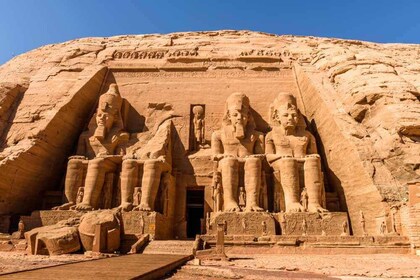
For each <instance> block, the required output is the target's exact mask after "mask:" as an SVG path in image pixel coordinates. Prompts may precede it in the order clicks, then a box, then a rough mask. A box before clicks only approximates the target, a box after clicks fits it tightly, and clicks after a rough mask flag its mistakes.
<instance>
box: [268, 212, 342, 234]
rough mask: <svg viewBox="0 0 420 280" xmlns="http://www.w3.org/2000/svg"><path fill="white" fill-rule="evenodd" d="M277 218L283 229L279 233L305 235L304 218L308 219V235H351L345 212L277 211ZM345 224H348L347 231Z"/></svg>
mask: <svg viewBox="0 0 420 280" xmlns="http://www.w3.org/2000/svg"><path fill="white" fill-rule="evenodd" d="M276 220H277V222H278V223H279V224H280V230H281V232H280V233H277V234H281V235H303V234H304V230H303V226H302V224H303V220H305V221H306V228H307V229H306V234H307V235H322V234H325V235H327V236H328V235H334V236H341V235H342V236H344V235H349V222H348V217H347V213H345V212H327V213H324V214H318V213H306V212H304V213H277V214H276ZM343 224H346V231H345V232H344V230H343ZM323 231H324V233H323ZM343 233H344V234H343Z"/></svg>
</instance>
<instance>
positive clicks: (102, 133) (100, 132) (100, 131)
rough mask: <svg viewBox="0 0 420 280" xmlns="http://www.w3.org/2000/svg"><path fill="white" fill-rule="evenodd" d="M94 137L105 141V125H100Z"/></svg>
mask: <svg viewBox="0 0 420 280" xmlns="http://www.w3.org/2000/svg"><path fill="white" fill-rule="evenodd" d="M94 136H95V137H96V138H98V139H104V138H105V136H106V127H105V126H104V125H103V124H98V127H97V128H96V129H95V133H94Z"/></svg>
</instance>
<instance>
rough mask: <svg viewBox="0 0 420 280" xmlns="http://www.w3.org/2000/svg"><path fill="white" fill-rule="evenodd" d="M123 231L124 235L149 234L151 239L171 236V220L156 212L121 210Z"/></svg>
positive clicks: (169, 237)
mask: <svg viewBox="0 0 420 280" xmlns="http://www.w3.org/2000/svg"><path fill="white" fill-rule="evenodd" d="M122 217H123V232H124V234H125V235H139V234H150V236H151V238H152V239H160V240H163V239H171V238H173V225H172V222H171V220H170V219H169V218H168V217H166V216H164V215H162V214H160V213H158V212H145V211H131V212H123V215H122Z"/></svg>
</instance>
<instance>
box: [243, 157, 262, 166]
mask: <svg viewBox="0 0 420 280" xmlns="http://www.w3.org/2000/svg"><path fill="white" fill-rule="evenodd" d="M255 167H258V168H261V159H259V158H248V159H247V160H246V161H245V168H255Z"/></svg>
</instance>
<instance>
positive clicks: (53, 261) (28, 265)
mask: <svg viewBox="0 0 420 280" xmlns="http://www.w3.org/2000/svg"><path fill="white" fill-rule="evenodd" d="M97 258H99V257H98V256H87V255H82V254H73V255H70V254H69V255H61V256H32V255H27V254H26V253H24V252H0V275H1V274H3V273H8V272H13V271H21V270H27V269H34V268H40V267H47V266H53V265H57V264H64V263H72V262H80V261H87V260H92V259H97Z"/></svg>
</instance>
